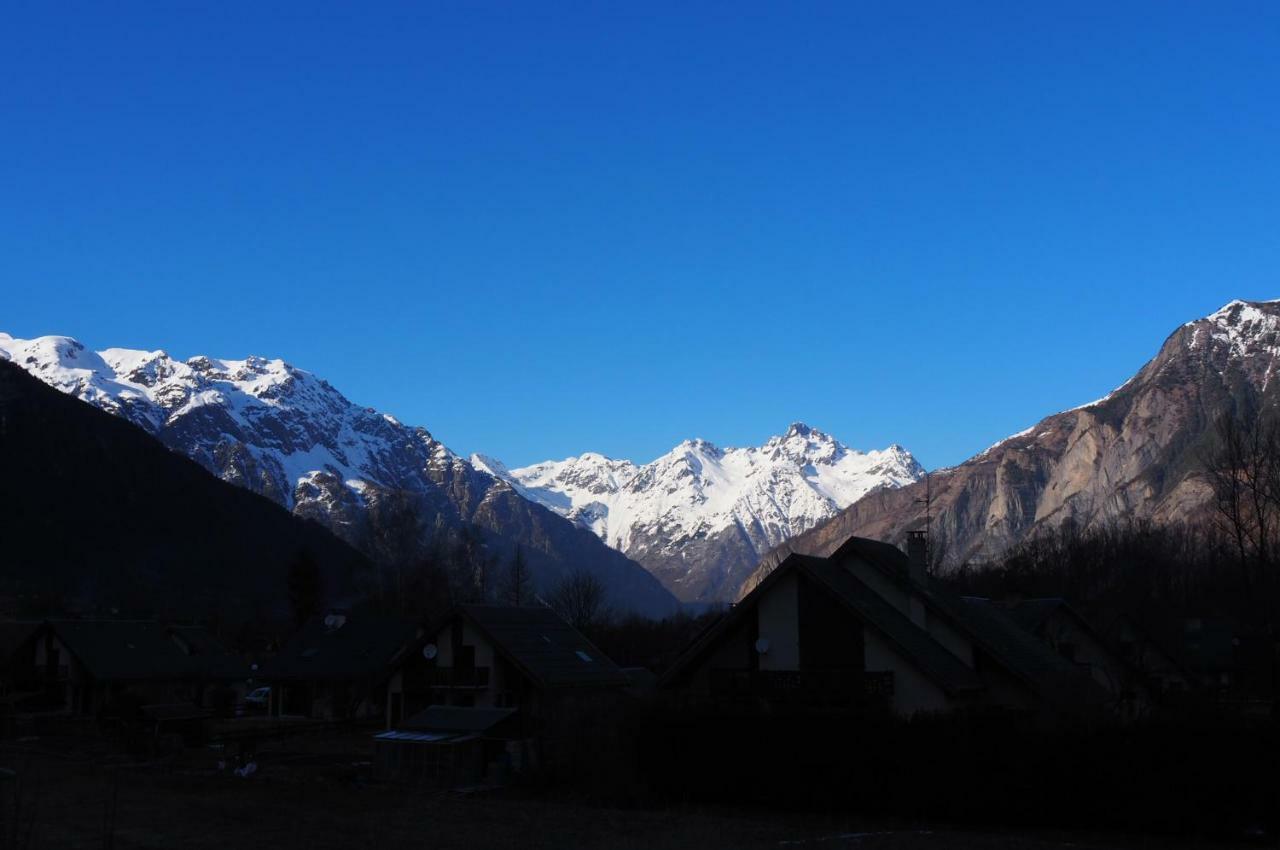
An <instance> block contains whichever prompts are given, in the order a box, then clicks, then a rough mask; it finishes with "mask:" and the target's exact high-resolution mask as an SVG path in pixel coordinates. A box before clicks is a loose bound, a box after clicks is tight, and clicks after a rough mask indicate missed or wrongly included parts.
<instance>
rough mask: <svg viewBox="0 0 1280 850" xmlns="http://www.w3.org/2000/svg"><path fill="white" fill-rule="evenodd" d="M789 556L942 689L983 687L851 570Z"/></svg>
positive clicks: (825, 562) (960, 662) (822, 560)
mask: <svg viewBox="0 0 1280 850" xmlns="http://www.w3.org/2000/svg"><path fill="white" fill-rule="evenodd" d="M868 542H870V541H868ZM792 557H794V558H796V560H797V562H798V566H800V567H802V568H803V571H804V573H805V574H806V575H808V576H810V577H812V578H814V579H816V580H817V581H818V582H819V583H820V584H822V585H825V586H826V587H827V588H828V589H830V590H831V591H832V592H833V593H834V594H835V595H836V596H837V597H838V598H839V599H840V600H841V601H843V602H844V603H845V604H846V605H847V606H848V607H849V608H850V609H852V610H853V611H854V613H856V614H858V615H859V616H860V617H861V618H862V619H863V620H865V621H866V622H867V623H869V624H870V625H871V626H872V627H874V628H875V629H876V630H877V631H878V632H880V633H881V634H882V635H884V636H885V637H886V638H888V639H889V641H890V642H891V643H893V644H894V645H895V646H896V647H897V648H898V650H899V651H900V652H902V654H903V655H905V656H906V657H907V659H908V660H910V661H911V662H912V663H914V664H915V665H916V666H917V667H919V668H920V670H921V671H923V672H924V673H926V674H928V675H929V676H930V678H932V679H933V680H934V681H935V682H936V683H937V684H938V685H939V686H941V687H942V688H943V690H945V691H948V692H950V693H955V692H957V691H965V690H979V689H981V688H982V680H981V679H980V678H979V677H978V674H977V673H975V672H974V671H973V670H972V669H970V668H969V667H967V666H966V665H965V664H964V662H962V661H961V660H960V659H959V658H956V656H955V655H953V654H952V653H951V652H950V651H949V650H947V649H946V647H944V646H943V645H942V644H940V643H938V641H937V640H935V639H934V637H933V636H932V635H930V634H929V633H928V632H927V631H925V630H924V629H922V628H920V627H919V626H917V625H916V624H915V623H913V622H911V619H910V618H909V617H907V616H906V615H904V614H903V613H902V612H901V611H899V610H898V609H897V608H895V607H894V606H893V605H891V604H889V603H888V602H886V601H885V599H884V598H883V597H882V596H881V595H880V594H878V593H876V592H875V591H874V590H872V589H871V588H869V587H867V585H866V584H864V583H863V582H862V580H861V579H859V578H858V577H857V576H855V575H854V574H853V573H852V572H850V571H849V570H846V569H844V568H843V567H841V566H839V565H838V564H833V563H831V562H830V561H828V560H827V559H825V558H815V557H811V556H808V555H793V556H792ZM788 560H790V559H788ZM784 563H785V562H784Z"/></svg>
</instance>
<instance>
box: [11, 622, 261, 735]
mask: <svg viewBox="0 0 1280 850" xmlns="http://www.w3.org/2000/svg"><path fill="white" fill-rule="evenodd" d="M14 667H15V669H16V670H17V671H18V672H17V673H16V674H15V675H17V676H18V677H19V678H20V679H21V681H22V682H23V687H24V689H27V690H31V689H38V690H40V691H42V692H43V695H44V698H43V700H42V701H43V704H44V705H45V706H46V707H48V708H52V709H53V710H55V711H62V712H65V713H69V714H81V715H89V714H101V713H102V712H103V711H104V710H106V709H108V708H109V707H110V706H111V705H112V704H113V703H117V702H119V701H120V700H121V699H122V698H124V697H125V696H126V695H128V698H129V700H131V701H132V702H135V703H139V704H156V705H163V704H189V705H193V706H196V707H209V706H211V704H212V702H213V701H214V699H215V698H216V696H217V692H218V691H219V690H224V691H225V690H227V689H229V688H231V687H232V686H234V685H237V684H240V683H242V682H243V681H244V680H245V678H246V677H247V676H248V674H249V671H248V670H247V669H246V667H245V665H244V664H243V662H241V660H240V659H239V658H237V657H236V656H235V655H233V654H232V653H231V652H229V651H228V650H227V649H226V648H225V647H223V646H222V645H221V644H220V643H219V642H218V641H217V639H216V638H214V637H213V635H211V634H209V633H208V632H207V631H205V630H204V629H202V628H199V627H195V626H167V625H164V624H161V623H157V622H154V621H148V620H47V621H45V622H43V623H42V624H40V625H39V626H38V627H36V629H35V630H34V631H33V632H32V634H31V635H30V636H29V637H28V638H27V639H26V640H25V641H24V642H23V644H22V645H21V646H20V647H19V649H18V651H17V653H16V654H15V656H14Z"/></svg>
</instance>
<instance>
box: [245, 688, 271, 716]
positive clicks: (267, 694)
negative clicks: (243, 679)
mask: <svg viewBox="0 0 1280 850" xmlns="http://www.w3.org/2000/svg"><path fill="white" fill-rule="evenodd" d="M270 702H271V688H269V687H262V688H254V689H253V690H251V691H249V693H248V695H247V696H246V697H245V698H244V707H245V708H247V709H251V710H257V711H266V710H267V705H268V704H269V703H270Z"/></svg>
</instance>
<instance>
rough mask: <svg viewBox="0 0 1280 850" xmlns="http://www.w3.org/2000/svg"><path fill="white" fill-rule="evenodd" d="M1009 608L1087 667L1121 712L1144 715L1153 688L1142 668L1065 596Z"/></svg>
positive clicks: (1053, 645) (1045, 639) (1026, 601)
mask: <svg viewBox="0 0 1280 850" xmlns="http://www.w3.org/2000/svg"><path fill="white" fill-rule="evenodd" d="M1005 610H1006V611H1007V612H1008V614H1009V617H1010V619H1012V620H1013V621H1014V622H1015V623H1017V624H1018V625H1019V626H1021V627H1022V628H1023V629H1025V630H1026V631H1027V632H1029V633H1030V634H1033V635H1035V636H1036V637H1038V638H1039V639H1040V640H1041V641H1043V642H1044V643H1046V644H1048V645H1049V646H1050V647H1051V648H1052V649H1053V650H1054V651H1056V652H1057V653H1058V654H1059V655H1061V656H1062V657H1063V658H1065V659H1066V660H1067V661H1070V662H1071V663H1072V664H1075V665H1077V666H1078V667H1080V668H1081V669H1083V670H1087V671H1088V673H1089V675H1090V677H1091V678H1092V679H1093V680H1094V682H1096V683H1097V684H1098V686H1099V687H1101V688H1103V689H1104V690H1105V691H1106V692H1107V693H1108V694H1109V695H1110V697H1111V700H1110V701H1111V704H1112V707H1113V708H1114V709H1115V710H1116V711H1117V712H1119V713H1121V714H1126V715H1133V714H1140V713H1143V712H1144V711H1146V710H1147V709H1148V708H1149V707H1150V703H1151V693H1150V688H1149V686H1148V683H1147V681H1146V678H1145V676H1144V675H1143V673H1142V671H1141V670H1140V669H1139V668H1138V667H1137V666H1135V664H1134V663H1133V661H1132V660H1131V659H1130V658H1128V657H1126V656H1125V654H1124V653H1123V652H1122V651H1121V650H1120V648H1119V647H1118V646H1116V645H1114V644H1113V643H1112V642H1111V641H1110V640H1108V639H1107V638H1106V637H1104V636H1103V634H1102V632H1101V631H1099V630H1097V629H1095V628H1094V626H1093V625H1092V624H1091V623H1090V622H1089V620H1087V619H1086V618H1085V617H1084V616H1083V615H1082V614H1081V613H1080V612H1078V611H1077V610H1076V609H1075V608H1073V607H1072V606H1071V605H1069V604H1068V603H1067V601H1066V600H1065V599H1062V598H1059V597H1049V598H1044V599H1022V600H1019V601H1017V602H1012V603H1008V604H1006V605H1005Z"/></svg>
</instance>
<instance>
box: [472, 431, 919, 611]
mask: <svg viewBox="0 0 1280 850" xmlns="http://www.w3.org/2000/svg"><path fill="white" fill-rule="evenodd" d="M472 462H473V463H474V464H475V465H476V466H478V467H480V468H483V469H487V470H489V471H491V472H493V474H495V475H498V476H501V477H503V478H505V479H506V480H507V481H509V482H510V483H511V484H512V486H513V487H515V488H516V489H517V490H519V492H521V493H522V494H523V495H525V496H526V497H528V498H530V499H533V500H535V501H537V502H539V503H541V504H543V505H545V506H546V507H548V508H549V509H551V510H554V511H556V512H557V513H560V514H561V515H563V516H565V517H567V518H569V519H571V520H573V521H574V522H575V523H577V524H578V525H580V526H582V527H583V528H588V529H590V530H591V531H593V532H594V533H595V534H597V535H599V536H600V538H601V539H602V540H604V541H605V542H606V543H608V544H609V545H610V546H612V547H614V548H616V549H618V550H620V551H622V552H625V553H626V554H627V555H628V556H630V557H631V558H634V559H635V560H637V561H639V562H640V563H641V564H643V565H644V566H645V567H646V568H647V569H648V570H649V571H650V572H652V573H653V574H654V575H655V576H657V577H658V578H659V579H661V580H662V583H663V584H664V585H665V586H666V587H667V588H668V589H670V590H671V591H672V592H673V593H674V594H675V595H676V596H678V597H679V598H681V599H684V600H688V601H697V602H711V601H719V600H723V599H727V598H732V597H731V594H732V593H733V592H735V590H736V588H737V586H738V585H739V584H740V583H741V581H742V580H743V578H744V577H745V576H746V574H747V573H748V571H750V570H751V568H752V567H753V566H754V565H755V564H756V563H757V562H758V561H759V559H760V556H761V555H762V554H763V553H765V552H767V551H768V550H769V549H770V548H771V547H773V546H777V545H778V544H779V543H781V542H783V541H784V540H786V539H788V538H790V537H793V536H794V535H796V534H799V533H800V532H802V531H805V530H806V529H809V528H811V527H813V526H814V525H816V524H817V523H819V522H821V521H822V520H824V519H827V518H828V517H832V516H835V515H836V514H837V513H838V512H839V511H840V509H841V508H843V507H846V506H847V505H849V504H851V503H853V502H854V501H856V500H857V499H859V498H861V497H862V496H864V495H866V494H867V493H870V492H874V491H877V490H880V489H885V488H894V487H901V486H902V485H904V484H908V483H910V482H912V481H915V480H917V479H918V478H919V477H920V476H921V475H923V474H924V469H923V468H922V467H921V466H920V464H919V463H917V462H916V460H915V458H914V457H912V456H911V454H910V453H909V452H908V451H907V450H906V449H904V448H902V447H901V446H897V445H894V446H890V447H888V448H887V449H883V450H880V451H870V452H860V451H857V450H855V449H851V448H849V447H848V446H846V445H844V444H843V443H841V442H840V441H839V440H836V439H835V438H834V437H831V436H830V435H828V434H824V433H823V432H822V431H819V430H818V429H816V428H811V427H809V426H808V425H805V424H803V423H799V422H797V423H795V424H793V425H792V426H791V427H790V428H789V429H788V430H787V432H786V433H785V434H783V435H781V436H776V437H771V438H770V439H769V440H767V441H766V442H765V443H764V445H761V446H749V447H745V448H720V447H719V446H716V445H713V444H712V443H709V442H707V441H706V440H686V441H684V442H683V443H681V444H680V445H678V446H676V447H675V448H674V449H672V450H671V451H670V452H668V453H666V454H665V455H663V456H662V457H660V458H658V459H657V460H654V461H652V462H650V463H646V464H643V465H640V464H635V463H632V462H631V461H628V460H613V459H610V458H607V457H604V456H603V455H599V454H593V453H588V454H584V455H581V456H579V457H572V458H568V459H567V460H563V461H547V462H545V463H539V464H535V465H534V466H529V467H525V468H523V469H513V470H508V469H506V468H505V467H503V466H502V465H501V464H500V463H498V462H497V461H494V460H492V459H490V458H482V457H476V458H473V459H472Z"/></svg>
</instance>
